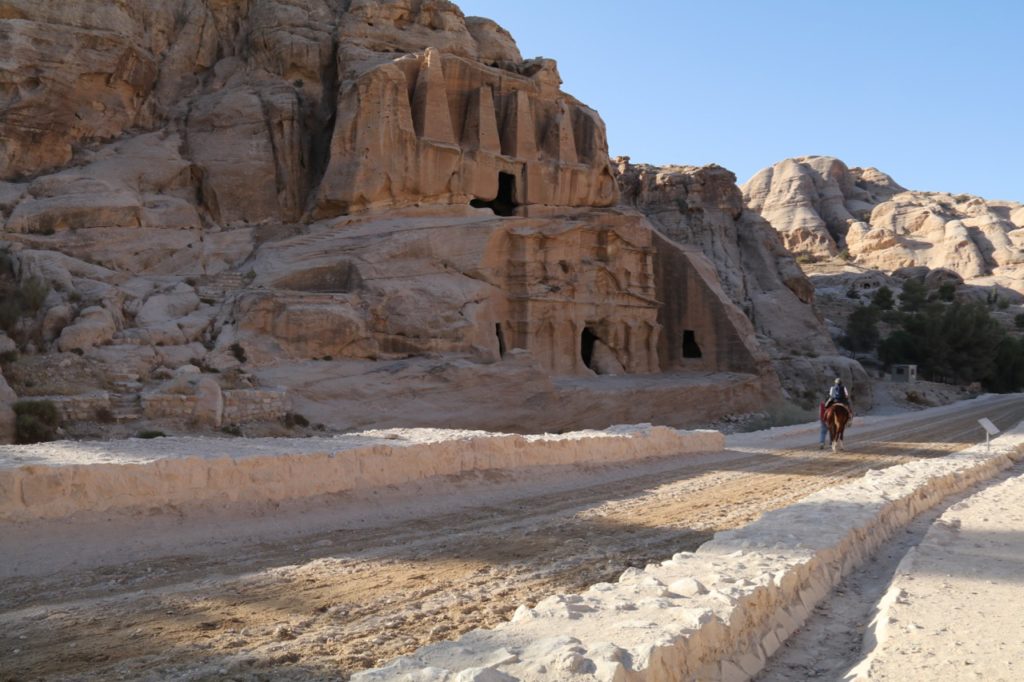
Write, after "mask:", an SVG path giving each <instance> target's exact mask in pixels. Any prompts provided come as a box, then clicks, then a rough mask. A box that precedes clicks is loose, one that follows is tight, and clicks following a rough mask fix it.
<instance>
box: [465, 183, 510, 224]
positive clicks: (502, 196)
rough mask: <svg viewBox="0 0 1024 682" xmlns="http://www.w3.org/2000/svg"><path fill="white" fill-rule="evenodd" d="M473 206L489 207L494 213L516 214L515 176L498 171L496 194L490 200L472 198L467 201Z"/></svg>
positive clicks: (501, 214)
mask: <svg viewBox="0 0 1024 682" xmlns="http://www.w3.org/2000/svg"><path fill="white" fill-rule="evenodd" d="M469 205H470V206H472V207H473V208H489V209H491V210H492V211H494V214H495V215H500V216H511V215H515V214H516V207H517V206H518V205H519V204H517V203H516V176H514V175H512V174H511V173H498V196H496V197H494V199H492V200H491V201H484V200H483V199H473V200H471V201H470V202H469Z"/></svg>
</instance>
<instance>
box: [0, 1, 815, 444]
mask: <svg viewBox="0 0 1024 682" xmlns="http://www.w3.org/2000/svg"><path fill="white" fill-rule="evenodd" d="M150 4H151V3H150ZM150 4H147V3H137V2H133V1H131V0H114V1H112V2H111V1H103V2H101V1H100V0H82V1H81V2H75V3H66V2H58V1H57V0H10V1H8V2H4V3H3V4H2V7H0V56H2V59H0V152H2V153H0V226H2V232H0V249H2V251H3V253H4V262H3V263H2V265H3V266H4V267H3V268H0V284H3V286H5V287H8V288H9V290H11V291H14V290H16V289H17V290H19V291H20V290H21V289H25V288H26V287H29V288H34V289H33V290H34V292H35V295H34V297H33V299H32V300H33V301H34V303H33V305H32V306H28V307H26V308H25V309H24V310H21V311H19V313H20V316H19V317H18V318H17V319H15V320H14V321H12V322H11V323H10V324H9V325H7V326H9V327H10V329H7V330H6V331H7V332H9V333H10V336H11V338H12V339H13V341H14V342H15V343H16V345H17V347H18V349H19V350H20V351H23V352H27V351H30V350H31V351H33V352H40V353H41V354H43V355H44V356H45V357H49V356H50V355H52V356H53V358H54V363H55V364H56V363H57V362H58V361H59V360H58V356H59V354H61V353H63V354H71V353H75V354H78V355H81V356H82V357H83V358H84V360H83V362H85V363H88V364H90V366H93V365H95V367H94V369H95V370H96V371H97V372H98V374H99V375H101V376H102V375H105V376H108V377H110V376H117V377H119V378H118V379H117V381H118V382H119V385H120V386H121V389H124V390H121V389H118V390H119V395H118V398H117V399H118V400H119V401H121V402H124V403H125V404H135V405H138V404H140V401H141V400H142V398H144V397H146V396H145V395H137V394H136V392H135V388H130V389H125V388H124V387H125V386H128V387H135V386H136V385H141V386H142V388H141V389H139V391H141V392H142V393H143V394H145V393H146V392H153V391H157V392H159V391H161V390H163V389H162V388H161V385H160V384H159V383H158V382H159V377H165V378H166V377H167V376H170V373H171V372H172V371H173V370H174V369H175V368H177V367H180V366H182V365H183V364H189V365H194V366H196V367H200V368H204V369H206V370H207V372H208V373H211V374H212V373H214V370H216V371H218V372H221V373H242V375H243V376H242V377H241V379H239V380H244V381H246V382H256V383H259V381H260V379H258V378H257V377H256V374H257V373H259V372H262V371H263V370H268V372H269V370H270V369H272V368H274V367H276V366H278V365H281V364H282V363H309V362H310V361H313V360H315V361H317V362H321V363H324V364H323V365H322V366H318V367H317V368H316V370H315V371H312V370H309V368H308V367H304V368H303V367H297V368H296V369H294V371H284V370H282V371H278V372H277V373H276V374H275V373H273V372H269V373H264V377H266V379H265V381H268V382H269V381H273V383H274V385H283V386H286V387H288V388H291V389H293V390H295V391H296V392H297V393H298V394H302V393H303V391H305V392H306V395H307V398H308V402H307V403H301V400H300V404H301V405H302V406H303V409H322V410H323V411H324V413H325V414H324V416H323V418H322V419H323V420H329V419H332V418H333V419H334V421H333V422H329V423H331V425H335V426H339V427H351V426H352V425H354V424H355V423H357V421H358V423H359V424H360V425H366V422H365V418H364V417H360V418H359V420H354V418H353V419H351V420H348V421H346V420H345V419H344V418H343V417H344V415H345V414H346V411H345V410H343V409H336V408H337V407H338V405H340V404H345V401H349V402H358V403H359V407H360V409H361V410H363V411H364V413H365V411H366V410H367V409H369V408H367V407H366V406H367V405H373V402H372V399H373V398H376V399H379V400H380V401H381V404H382V405H384V407H381V408H380V409H378V410H377V411H378V412H381V413H383V412H397V413H399V414H404V413H405V412H406V411H409V412H415V413H417V414H418V413H420V412H421V411H420V410H419V408H418V407H417V405H418V403H417V400H418V399H417V397H416V395H415V392H410V391H408V390H404V387H405V386H406V385H407V383H408V377H407V374H408V373H409V372H408V368H407V367H405V366H404V365H402V363H405V362H407V361H409V360H413V359H420V360H422V359H424V358H426V359H429V360H430V361H431V362H435V364H436V366H437V367H436V371H433V374H432V377H433V378H432V379H430V381H433V380H436V381H437V383H438V384H439V386H434V387H433V388H432V389H431V390H435V391H437V392H438V395H440V396H443V397H441V398H437V400H441V401H443V400H450V401H451V410H452V411H453V412H458V413H461V414H463V415H468V416H466V417H465V419H466V421H465V423H466V425H478V426H485V427H491V428H494V427H496V426H504V425H505V424H506V422H504V421H495V420H493V419H491V418H490V416H488V415H483V414H482V413H481V414H480V420H477V419H476V418H475V417H473V416H472V415H473V414H474V411H473V410H480V409H482V408H479V407H478V405H477V403H478V402H479V401H478V399H477V398H472V399H471V398H468V397H467V396H468V395H469V394H468V393H466V391H465V390H463V389H465V388H466V387H468V386H472V385H483V384H485V379H483V378H482V377H484V376H487V377H490V376H491V375H492V374H495V373H496V374H497V375H500V374H501V372H500V371H499V370H501V369H502V368H503V367H506V369H505V371H506V373H509V374H514V375H516V376H520V377H521V378H522V381H521V382H519V383H517V386H520V384H521V386H520V388H518V389H516V390H517V391H519V393H518V394H517V395H516V396H513V397H512V398H509V399H508V402H507V403H506V404H505V405H502V409H506V408H508V409H510V410H511V409H512V408H516V409H523V410H525V411H526V412H527V413H530V412H531V411H533V412H538V411H541V410H543V407H539V406H542V405H544V404H552V403H558V402H559V401H561V400H562V399H561V397H560V396H562V394H561V393H559V392H558V391H563V390H564V391H570V392H572V391H575V393H574V395H576V396H577V399H576V403H575V404H578V405H580V406H581V409H582V406H590V407H589V409H590V410H591V412H592V413H591V414H588V415H587V419H590V420H593V421H592V422H588V423H615V422H617V421H622V420H624V419H626V416H625V415H626V414H629V415H630V416H629V418H628V419H629V420H631V421H650V420H662V421H663V420H665V419H673V420H675V423H678V424H679V425H683V424H685V423H688V422H687V421H686V419H687V418H685V417H681V416H679V415H677V414H676V413H675V412H674V410H673V408H671V407H670V406H671V404H672V396H671V395H670V393H671V392H670V391H666V390H664V389H659V390H660V391H661V393H659V395H660V396H661V397H660V398H658V399H657V400H654V399H653V398H652V401H651V402H650V404H651V405H654V404H655V403H657V404H658V405H660V406H659V407H651V408H650V409H649V410H646V411H643V410H641V411H639V412H638V411H637V410H636V409H635V407H636V406H635V405H623V404H621V401H620V400H619V399H616V398H615V396H616V395H622V394H621V392H620V393H618V394H617V393H616V392H615V391H609V392H608V394H607V395H606V396H603V397H601V396H598V397H596V398H594V399H593V401H592V405H591V402H590V401H591V398H589V397H586V396H582V394H581V393H580V391H579V390H577V389H576V388H572V387H570V388H568V389H563V388H559V387H558V386H556V385H555V384H554V383H552V378H557V377H575V378H593V377H594V376H596V375H598V374H602V375H616V376H619V377H624V378H623V379H621V380H620V381H621V382H622V387H623V389H624V390H625V389H628V390H629V391H640V392H641V394H642V393H643V391H644V390H646V389H644V388H643V386H641V385H640V384H638V383H636V382H635V381H634V382H631V380H630V379H629V375H651V374H661V373H664V372H670V371H678V370H680V369H692V370H695V371H701V372H706V373H720V374H722V375H723V376H724V374H725V373H730V374H732V375H742V376H741V377H740V378H738V379H737V378H735V376H734V378H733V379H729V380H727V381H736V382H739V383H740V384H743V385H744V386H747V387H748V388H745V389H744V391H743V393H744V394H750V395H752V396H753V397H752V398H749V399H747V398H745V400H748V402H749V401H757V400H760V399H763V398H766V397H770V396H771V395H773V394H774V393H776V392H777V391H778V382H777V379H776V377H775V374H774V370H773V369H772V366H771V364H770V363H769V361H768V357H767V356H766V354H765V352H764V350H763V349H762V348H761V347H760V345H759V341H758V340H757V338H756V337H755V334H753V333H752V330H751V327H750V322H749V320H747V319H746V318H745V317H744V315H743V311H742V310H741V308H742V307H743V306H744V305H746V304H745V301H744V298H743V296H742V295H739V293H738V292H740V291H741V289H742V288H743V286H744V285H743V284H742V282H739V281H737V280H735V277H734V276H733V275H732V274H728V273H727V271H726V270H725V269H719V271H718V274H717V275H716V272H715V269H714V268H711V267H709V266H708V264H707V263H706V262H704V261H703V260H702V259H701V257H699V254H697V253H696V252H687V251H685V250H684V249H683V248H681V247H680V245H679V243H677V242H685V241H686V240H678V239H677V240H676V241H672V240H666V239H662V238H661V237H660V236H659V235H657V234H656V233H655V232H654V231H653V230H652V229H651V226H650V224H649V223H648V222H647V221H646V220H645V219H644V218H643V217H642V216H641V215H639V214H638V213H637V212H636V211H633V210H629V209H624V208H622V207H620V206H619V189H618V185H617V183H616V181H615V179H614V173H613V169H612V166H611V162H610V160H609V158H608V145H607V140H606V135H605V128H604V123H603V122H602V120H601V118H600V116H599V115H598V114H597V112H596V111H594V110H593V109H591V108H590V107H588V106H587V105H586V104H584V103H583V102H580V101H579V100H577V99H576V98H574V97H573V96H572V95H570V94H568V93H566V92H564V91H563V90H562V89H561V78H560V76H559V73H558V68H557V65H556V64H555V62H554V61H552V60H549V59H544V58H535V59H523V58H522V55H521V54H520V53H519V50H518V48H517V47H516V44H515V41H514V40H513V38H512V36H511V35H509V33H508V32H507V31H505V30H504V29H503V28H501V27H500V26H499V25H497V24H496V23H494V22H493V21H491V20H489V19H483V18H476V17H465V16H464V15H463V14H462V12H461V11H460V10H459V8H458V7H456V6H455V5H454V4H452V3H451V2H448V1H447V0H373V1H371V0H168V1H167V2H161V3H156V6H154V7H150V6H149V5H150ZM57 46H59V49H58V47H57ZM708 191H709V192H713V191H715V189H714V186H713V183H712V186H710V187H709V189H708ZM726 195H727V196H723V197H717V196H714V195H713V194H711V193H709V194H708V195H707V201H708V202H718V203H722V202H724V203H723V205H722V209H721V210H722V211H723V212H724V213H723V214H729V213H735V212H736V211H742V206H741V204H740V203H739V202H738V201H737V198H736V197H735V196H733V195H732V194H729V193H728V192H727V193H726ZM725 204H728V205H725ZM730 219H731V218H730ZM716 229H723V230H728V229H730V226H729V224H727V223H726V222H722V223H717V222H714V221H710V222H709V223H708V225H707V227H706V230H705V233H704V234H703V236H702V237H701V239H702V240H703V241H704V242H705V243H708V244H712V243H717V242H716V241H715V240H716V239H717V240H719V241H721V242H722V243H724V244H729V243H733V242H735V240H736V237H735V235H734V234H731V233H730V234H723V235H719V236H717V237H716V236H715V235H714V234H712V233H713V232H714V230H716ZM729 248H731V251H729V250H727V251H728V252H727V255H728V257H729V258H732V259H733V261H734V262H737V263H738V261H737V260H736V259H737V258H738V257H739V256H738V253H739V252H738V251H737V250H736V248H733V247H729ZM723 253H725V252H723ZM773 258H774V257H773ZM776 260H778V259H776ZM778 262H780V263H781V262H782V261H781V260H778ZM727 274H728V276H725V275H727ZM791 274H792V275H793V276H789V279H788V284H789V285H790V286H791V287H793V288H795V290H797V291H799V290H800V287H801V286H802V284H803V281H802V280H801V279H800V278H799V277H797V276H795V275H796V273H795V272H794V273H791ZM719 276H721V277H722V282H721V284H720V283H719V282H718V277H719ZM19 288H20V289H19ZM25 291H28V289H25ZM800 295H806V292H802V293H801V294H800ZM26 300H28V299H26ZM737 306H739V307H737ZM747 312H748V313H749V310H748V311H747ZM506 357H508V358H509V359H510V362H508V363H507V365H502V364H501V363H502V361H503V359H504V358H506ZM513 358H514V360H515V361H514V362H512V361H511V360H512V359H513ZM382 362H383V363H394V364H392V365H389V367H388V369H387V370H381V365H380V364H379V363H382ZM328 363H329V364H328ZM375 363H377V364H375ZM44 364H45V363H44ZM490 365H496V366H497V367H488V366H490ZM126 368H127V369H126ZM126 373H127V375H126V376H123V375H125V374H126ZM325 373H326V375H327V376H325ZM371 374H372V375H373V376H372V377H370V378H369V379H367V380H366V381H365V382H363V383H362V384H361V386H362V387H363V389H362V390H363V392H361V393H358V394H356V393H353V391H351V390H350V388H348V387H349V386H350V382H351V380H352V378H353V377H364V375H367V376H368V375H371ZM271 375H273V378H270V377H271ZM236 378H237V377H236ZM364 378H365V377H364ZM234 380H235V379H231V380H230V381H229V380H228V379H224V378H223V377H222V378H221V381H222V382H223V383H225V384H228V383H230V382H231V381H234ZM321 380H323V381H322V382H321ZM331 381H334V382H336V384H335V385H336V386H337V388H334V389H330V390H327V391H326V393H325V392H324V390H321V389H317V391H316V392H315V393H314V392H312V391H311V389H310V387H311V386H312V385H313V384H316V383H318V382H321V384H322V385H327V384H330V382H331ZM712 383H714V382H712ZM751 386H753V389H752V390H751V389H750V388H749V387H751ZM340 387H344V388H340ZM17 388H18V387H17V386H15V389H17ZM92 388H96V389H99V388H101V387H99V386H97V387H92ZM208 388H209V390H208V391H207V393H208V394H214V393H215V391H213V390H212V387H208ZM222 388H225V389H230V386H228V385H224V386H222ZM321 388H322V386H321ZM378 388H379V390H378ZM307 389H310V390H307ZM477 390H479V389H477ZM673 390H683V389H679V388H676V389H673ZM34 391H35V392H36V393H41V392H42V393H45V391H44V390H43V389H42V388H40V387H38V386H37V387H35V388H34ZM707 391H708V395H710V396H712V397H711V398H710V399H708V400H703V401H702V403H703V404H702V405H700V406H695V407H694V410H697V411H699V412H700V413H701V414H702V415H704V414H706V413H707V412H708V411H709V410H712V409H714V406H715V405H717V404H718V403H719V402H721V403H722V405H721V407H722V409H730V408H729V407H727V405H726V403H729V402H730V401H733V402H734V399H733V398H729V397H728V396H729V395H731V394H732V395H734V394H736V393H737V391H732V392H731V393H730V391H729V390H728V389H726V388H723V389H722V390H721V391H719V390H718V389H715V388H714V387H713V386H711V387H709V388H708V389H707ZM55 392H56V391H55ZM453 392H454V395H453ZM718 393H720V394H721V395H720V396H718ZM460 396H461V397H460ZM385 397H386V398H387V399H385ZM403 400H404V401H408V404H407V403H405V402H402V401H403ZM339 401H340V402H339ZM460 401H461V402H460ZM151 402H152V401H151ZM157 402H159V401H157ZM463 402H465V403H467V404H466V405H464V404H463ZM563 404H568V403H565V402H564V401H563ZM641 404H642V405H643V404H645V403H641ZM326 405H332V406H334V408H332V409H328V408H326V407H324V406H326ZM530 405H533V406H534V407H529V406H530ZM731 407H735V406H731ZM385 408H386V409H385ZM698 408H699V409H698ZM487 409H488V411H489V412H490V413H491V414H493V413H494V408H493V406H492V407H491V408H487ZM574 409H575V408H574ZM744 409H746V408H744ZM136 411H137V410H136ZM207 412H208V413H211V414H215V413H216V410H212V411H211V410H207ZM353 412H355V410H353ZM547 413H548V414H550V413H551V411H550V410H548V411H547ZM694 414H696V412H694ZM339 415H341V416H339ZM410 418H413V417H410ZM422 418H423V419H426V417H422ZM488 420H489V421H488ZM198 421H203V422H207V423H210V424H216V423H217V421H218V419H216V418H203V419H202V420H198ZM560 424H561V422H557V421H550V422H542V421H538V422H537V423H535V424H532V425H531V426H530V428H545V427H548V428H555V427H560ZM524 428H525V427H524Z"/></svg>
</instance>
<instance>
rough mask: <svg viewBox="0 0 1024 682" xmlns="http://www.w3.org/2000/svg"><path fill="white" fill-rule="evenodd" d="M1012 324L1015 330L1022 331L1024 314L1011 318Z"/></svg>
mask: <svg viewBox="0 0 1024 682" xmlns="http://www.w3.org/2000/svg"><path fill="white" fill-rule="evenodd" d="M1013 324H1014V325H1016V327H1017V329H1024V313H1017V314H1016V315H1014V316H1013Z"/></svg>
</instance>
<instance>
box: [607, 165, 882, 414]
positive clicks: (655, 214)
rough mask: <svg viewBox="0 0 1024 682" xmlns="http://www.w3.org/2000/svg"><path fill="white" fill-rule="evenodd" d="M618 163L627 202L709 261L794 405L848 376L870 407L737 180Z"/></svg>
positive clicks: (713, 171)
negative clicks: (747, 204)
mask: <svg viewBox="0 0 1024 682" xmlns="http://www.w3.org/2000/svg"><path fill="white" fill-rule="evenodd" d="M617 163H618V168H617V170H618V173H619V175H618V181H619V186H620V189H621V194H622V201H623V202H624V203H626V204H628V205H631V206H635V207H637V208H639V209H640V210H641V211H643V213H644V214H646V215H647V217H648V219H649V220H650V221H651V223H652V224H653V225H654V226H655V227H656V228H657V229H658V231H659V232H661V233H662V234H663V235H665V236H666V237H667V238H669V239H670V240H672V241H674V242H676V243H678V244H680V245H684V248H687V249H690V250H697V251H699V252H700V253H701V254H702V255H703V256H704V257H706V258H707V259H708V260H709V261H710V263H711V264H712V265H713V267H714V269H715V272H716V274H717V277H718V279H719V280H720V281H721V282H722V287H723V289H724V290H725V292H726V293H727V294H728V296H729V298H730V300H732V302H733V303H735V304H736V305H737V306H738V307H739V308H740V309H741V310H743V311H744V313H745V314H746V315H747V317H748V318H749V319H750V320H751V322H752V323H753V325H754V328H755V330H756V331H757V336H758V342H759V344H760V345H761V347H763V348H764V349H765V350H766V351H767V352H768V353H769V355H770V356H771V358H772V362H773V364H774V366H775V368H776V370H777V372H778V374H779V377H780V378H781V380H782V383H783V386H785V387H786V389H787V390H788V392H789V394H790V397H791V398H792V399H795V400H798V401H801V402H804V403H806V402H813V401H815V400H816V399H817V398H818V396H819V394H821V393H822V391H823V388H822V387H823V386H826V385H827V384H828V383H829V382H830V381H831V379H832V378H834V377H835V376H842V377H844V378H845V379H846V380H847V384H848V385H850V386H852V387H853V388H854V390H855V391H856V393H857V397H858V399H857V402H858V405H859V406H860V407H861V408H862V409H864V408H867V407H870V405H871V386H870V382H869V381H868V380H867V375H866V374H865V372H864V370H863V368H862V367H861V366H860V364H859V363H857V362H856V361H855V360H852V359H850V358H848V357H845V356H843V355H841V354H840V353H839V352H838V350H837V349H836V347H835V345H834V343H833V342H832V339H831V337H830V336H829V333H828V330H827V329H826V328H825V326H824V324H823V323H822V320H821V319H820V318H819V316H818V314H817V313H816V311H815V309H814V305H813V303H814V287H813V286H812V284H811V282H810V281H809V280H808V279H807V277H806V276H804V273H803V272H802V271H801V269H800V267H799V266H798V265H797V264H796V262H795V260H794V258H793V255H792V254H791V253H790V252H789V251H788V250H787V249H786V248H785V246H784V245H783V242H782V239H780V237H779V234H778V233H777V232H776V231H775V230H773V229H772V226H771V225H770V224H768V222H766V221H765V220H764V219H762V218H761V217H760V216H759V215H757V214H756V213H754V212H753V211H750V210H748V209H747V208H745V206H744V202H743V196H742V194H741V193H740V189H739V187H737V186H736V176H735V175H733V173H731V172H730V171H728V170H726V169H724V168H721V167H719V166H714V165H712V166H705V167H702V168H697V167H693V166H667V167H655V166H649V165H644V164H632V163H630V162H629V159H628V158H626V157H622V158H619V159H618V160H617Z"/></svg>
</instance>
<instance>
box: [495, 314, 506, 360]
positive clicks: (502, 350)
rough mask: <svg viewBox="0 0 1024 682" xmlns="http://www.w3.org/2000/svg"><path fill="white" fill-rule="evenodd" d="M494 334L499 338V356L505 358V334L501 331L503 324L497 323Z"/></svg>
mask: <svg viewBox="0 0 1024 682" xmlns="http://www.w3.org/2000/svg"><path fill="white" fill-rule="evenodd" d="M494 333H495V334H496V335H497V337H498V356H499V357H505V332H503V331H502V330H501V322H497V323H495V325H494Z"/></svg>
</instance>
